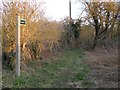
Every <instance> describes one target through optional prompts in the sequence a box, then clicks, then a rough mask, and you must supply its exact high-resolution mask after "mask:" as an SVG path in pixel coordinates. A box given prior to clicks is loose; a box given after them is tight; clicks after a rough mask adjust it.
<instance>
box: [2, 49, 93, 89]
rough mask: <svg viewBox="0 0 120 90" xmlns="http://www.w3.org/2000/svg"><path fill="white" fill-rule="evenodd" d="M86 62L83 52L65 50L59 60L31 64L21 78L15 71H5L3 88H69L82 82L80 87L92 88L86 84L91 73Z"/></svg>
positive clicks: (23, 71)
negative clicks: (16, 75) (86, 79)
mask: <svg viewBox="0 0 120 90" xmlns="http://www.w3.org/2000/svg"><path fill="white" fill-rule="evenodd" d="M85 60H86V57H85V55H84V54H83V51H82V50H65V51H64V52H62V53H61V55H60V56H59V57H58V59H57V60H46V61H45V62H44V64H43V65H41V64H40V62H38V61H34V62H30V63H29V65H28V66H29V67H30V69H27V70H23V69H22V70H21V76H20V77H15V72H14V71H7V70H3V87H11V88H25V87H26V88H67V87H73V84H74V83H75V82H80V81H82V83H81V84H80V87H88V86H89V87H90V86H92V84H89V83H91V82H89V83H88V82H85V78H86V76H87V75H88V74H89V72H90V70H89V68H88V67H87V66H86V65H85V63H84V61H85ZM70 83H72V84H70Z"/></svg>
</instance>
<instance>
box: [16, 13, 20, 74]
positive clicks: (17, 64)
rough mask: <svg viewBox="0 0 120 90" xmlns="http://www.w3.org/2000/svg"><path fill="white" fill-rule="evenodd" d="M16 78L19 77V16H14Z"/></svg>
mask: <svg viewBox="0 0 120 90" xmlns="http://www.w3.org/2000/svg"><path fill="white" fill-rule="evenodd" d="M16 76H20V16H19V14H16Z"/></svg>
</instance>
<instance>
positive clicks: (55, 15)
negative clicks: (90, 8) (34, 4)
mask: <svg viewBox="0 0 120 90" xmlns="http://www.w3.org/2000/svg"><path fill="white" fill-rule="evenodd" d="M43 1H44V2H45V7H46V10H45V12H46V16H47V17H49V18H50V19H51V20H57V21H60V20H62V19H63V18H65V17H66V16H69V0H43ZM77 1H78V0H71V2H72V3H71V16H72V18H73V19H75V18H78V17H79V15H80V13H81V10H82V5H81V3H78V2H77ZM38 2H39V1H38Z"/></svg>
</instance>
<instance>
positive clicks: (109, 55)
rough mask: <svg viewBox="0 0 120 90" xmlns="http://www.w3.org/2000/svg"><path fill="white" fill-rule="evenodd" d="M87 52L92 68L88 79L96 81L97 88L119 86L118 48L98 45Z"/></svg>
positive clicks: (88, 61) (88, 62) (87, 61)
mask: <svg viewBox="0 0 120 90" xmlns="http://www.w3.org/2000/svg"><path fill="white" fill-rule="evenodd" d="M85 54H86V55H87V56H88V60H86V63H87V64H88V65H89V67H90V69H91V73H90V75H89V76H88V77H87V78H88V80H90V81H92V82H94V83H95V84H96V86H95V87H96V88H118V49H117V48H115V47H114V48H111V47H108V48H104V47H96V49H95V50H93V51H86V52H85Z"/></svg>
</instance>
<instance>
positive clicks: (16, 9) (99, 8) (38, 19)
mask: <svg viewBox="0 0 120 90" xmlns="http://www.w3.org/2000/svg"><path fill="white" fill-rule="evenodd" d="M78 3H79V2H78ZM43 4H44V3H42V2H41V3H39V4H38V3H36V2H34V1H32V2H30V3H28V2H3V7H2V9H3V12H2V52H3V64H4V66H8V67H10V68H11V69H13V66H12V63H14V62H15V53H16V40H15V35H16V34H15V33H16V14H17V13H19V14H20V17H21V18H24V19H25V20H26V25H21V27H20V28H21V60H22V61H24V62H26V61H28V60H37V59H42V55H43V54H46V53H51V52H57V51H60V50H62V49H65V48H85V49H86V48H87V49H88V48H92V49H94V48H95V47H96V46H97V45H98V44H99V43H100V42H101V41H105V40H108V38H110V39H111V38H114V37H117V36H118V32H119V26H120V18H119V16H120V12H119V11H120V8H119V2H118V3H117V2H109V3H105V2H85V1H83V5H84V6H85V9H84V11H85V12H86V16H84V17H80V18H78V19H76V20H74V19H71V20H70V19H69V18H65V19H64V20H62V21H61V22H57V21H50V20H49V19H47V18H46V17H45V15H44V9H43V7H42V6H43Z"/></svg>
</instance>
